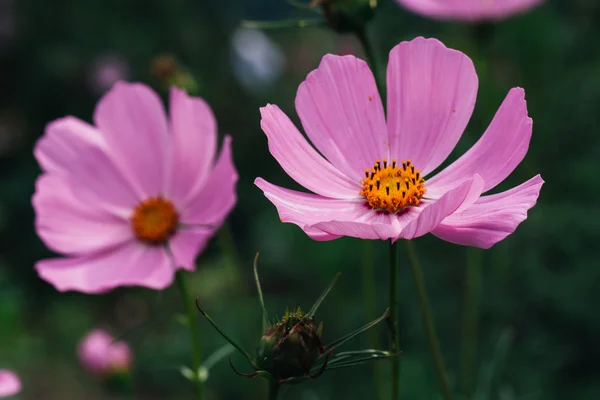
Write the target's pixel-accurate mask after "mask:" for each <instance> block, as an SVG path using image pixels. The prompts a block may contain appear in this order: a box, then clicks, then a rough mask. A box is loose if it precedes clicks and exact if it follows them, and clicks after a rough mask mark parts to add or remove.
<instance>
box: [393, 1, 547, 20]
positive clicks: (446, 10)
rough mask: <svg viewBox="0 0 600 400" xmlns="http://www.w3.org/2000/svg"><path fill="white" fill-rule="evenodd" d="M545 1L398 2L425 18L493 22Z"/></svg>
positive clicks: (522, 11)
mask: <svg viewBox="0 0 600 400" xmlns="http://www.w3.org/2000/svg"><path fill="white" fill-rule="evenodd" d="M543 1H544V0H396V2H398V4H400V5H401V6H403V7H405V8H407V9H409V10H411V11H413V12H415V13H417V14H420V15H422V16H424V17H429V18H434V19H443V20H453V21H468V22H480V21H493V20H501V19H505V18H509V17H511V16H513V15H516V14H521V13H524V12H526V11H528V10H530V9H532V8H534V7H537V6H539V5H540V4H541V3H542V2H543Z"/></svg>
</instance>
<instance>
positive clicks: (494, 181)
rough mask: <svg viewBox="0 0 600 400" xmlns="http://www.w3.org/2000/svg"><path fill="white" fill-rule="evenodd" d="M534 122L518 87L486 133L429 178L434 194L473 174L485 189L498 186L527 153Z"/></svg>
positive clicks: (507, 97)
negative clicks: (482, 183)
mask: <svg viewBox="0 0 600 400" xmlns="http://www.w3.org/2000/svg"><path fill="white" fill-rule="evenodd" d="M532 126H533V122H532V120H531V118H529V117H528V116H527V103H526V101H525V91H524V90H523V89H521V88H514V89H511V90H510V92H508V95H507V96H506V99H504V101H503V102H502V105H501V106H500V108H499V109H498V112H497V113H496V115H495V116H494V119H493V120H492V122H491V123H490V126H489V127H488V128H487V130H486V131H485V133H484V134H483V136H482V137H481V138H480V139H479V140H478V141H477V143H475V145H473V147H471V148H470V149H469V151H467V152H466V153H465V154H463V155H462V156H461V157H460V158H459V159H458V160H456V161H455V162H453V163H452V164H451V165H450V166H448V167H447V168H445V169H444V170H443V171H441V172H440V173H439V174H437V175H436V176H434V177H432V178H431V179H429V180H428V182H427V183H428V188H430V189H431V190H429V192H430V195H434V193H437V192H440V191H441V192H443V191H444V190H445V188H447V187H449V186H452V185H455V184H456V182H457V181H461V180H463V179H465V178H466V177H469V176H472V175H473V174H479V175H481V177H482V178H483V180H484V181H485V185H484V187H483V191H484V192H487V191H488V190H490V189H492V188H494V187H495V186H496V185H498V184H499V183H500V182H502V181H503V180H504V179H505V178H506V177H507V176H508V175H510V173H511V172H512V171H513V170H514V169H515V168H516V167H517V165H519V163H520V162H521V161H522V160H523V158H524V157H525V154H527V149H528V148H529V141H530V140H531V132H532Z"/></svg>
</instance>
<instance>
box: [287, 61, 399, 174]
mask: <svg viewBox="0 0 600 400" xmlns="http://www.w3.org/2000/svg"><path fill="white" fill-rule="evenodd" d="M296 111H297V112H298V116H299V117H300V120H301V121H302V126H303V127H304V130H305V131H306V135H307V136H308V137H309V138H310V140H311V142H312V143H313V144H314V145H315V147H316V148H317V149H318V150H319V151H320V152H321V153H322V154H323V155H324V156H325V157H326V158H327V159H328V160H329V161H330V162H331V163H332V164H333V165H334V166H335V167H336V168H337V169H339V170H340V171H342V172H344V173H345V174H346V175H348V176H349V177H352V178H354V179H355V180H357V181H360V180H361V179H362V178H363V176H364V171H365V168H370V167H371V166H372V165H373V163H374V162H375V160H377V159H383V158H385V157H388V156H389V143H388V135H387V127H386V123H385V116H384V113H383V106H382V104H381V98H380V97H379V92H378V90H377V85H376V83H375V78H374V77H373V74H372V73H371V70H370V69H369V66H368V65H367V63H366V62H364V61H363V60H360V59H358V58H356V57H354V56H351V55H347V56H334V55H331V54H327V55H326V56H324V57H323V59H322V61H321V63H320V64H319V67H318V68H317V69H316V70H314V71H312V72H311V73H310V74H308V76H307V77H306V80H305V81H304V82H302V84H300V87H299V88H298V93H297V95H296Z"/></svg>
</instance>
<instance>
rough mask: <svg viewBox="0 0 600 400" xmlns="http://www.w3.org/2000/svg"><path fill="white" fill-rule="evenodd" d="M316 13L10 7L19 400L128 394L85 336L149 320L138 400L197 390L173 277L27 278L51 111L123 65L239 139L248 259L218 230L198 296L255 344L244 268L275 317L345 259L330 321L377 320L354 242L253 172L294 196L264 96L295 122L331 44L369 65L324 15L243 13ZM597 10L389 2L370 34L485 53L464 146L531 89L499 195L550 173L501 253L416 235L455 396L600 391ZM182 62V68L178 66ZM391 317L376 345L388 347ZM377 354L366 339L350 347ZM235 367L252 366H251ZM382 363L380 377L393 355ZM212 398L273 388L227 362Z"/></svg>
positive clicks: (423, 354) (3, 310)
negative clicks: (321, 237)
mask: <svg viewBox="0 0 600 400" xmlns="http://www.w3.org/2000/svg"><path fill="white" fill-rule="evenodd" d="M313 16H314V17H318V15H316V14H312V13H310V12H307V11H300V10H297V9H294V8H293V7H291V6H290V5H289V4H287V3H286V2H285V1H284V0H252V1H248V0H227V1H208V0H162V1H159V0H152V1H151V0H147V1H141V0H140V1H133V0H132V1H124V0H88V1H85V2H84V1H79V0H55V1H52V2H50V1H34V0H21V1H16V0H0V58H1V61H0V62H1V64H0V65H2V67H1V71H2V73H1V75H0V81H1V82H2V89H1V91H0V235H1V237H0V368H11V369H14V370H16V371H17V372H18V373H19V375H20V376H21V378H22V380H23V384H24V391H23V393H22V394H21V396H20V398H22V399H35V400H37V399H42V400H46V399H109V398H114V397H112V395H110V394H108V393H107V392H106V391H105V390H104V389H103V388H102V385H101V384H100V383H99V382H97V381H95V380H94V379H92V378H90V377H89V376H88V375H87V374H86V373H85V372H83V371H82V370H81V368H80V367H79V366H78V363H77V360H76V355H75V348H76V345H77V342H78V341H79V339H80V338H81V337H82V336H83V335H84V334H85V333H86V332H87V331H88V330H90V329H92V328H94V327H104V328H107V329H109V330H111V331H112V332H113V333H114V334H116V335H118V334H122V333H125V332H130V331H131V329H132V328H133V327H135V326H137V325H139V324H140V323H143V322H144V321H151V322H150V323H148V324H146V325H144V326H143V327H142V328H139V329H136V330H133V331H131V332H130V333H129V334H128V335H127V336H126V337H125V340H127V341H128V342H129V343H130V344H131V345H132V347H133V348H134V351H135V356H136V366H135V371H134V395H133V397H132V398H136V399H191V398H192V387H191V385H190V384H189V382H187V381H186V380H185V379H184V378H183V377H182V376H181V374H180V373H179V367H180V366H181V365H185V364H190V360H191V356H190V351H189V350H190V348H189V340H188V332H187V331H186V329H185V328H184V327H183V326H181V325H180V324H179V323H177V322H176V318H174V315H175V314H176V313H179V312H181V310H182V307H181V301H180V298H179V295H178V293H177V291H176V290H175V288H173V287H172V288H170V289H168V290H166V291H164V292H162V293H156V292H153V291H150V290H145V289H139V288H126V289H118V290H115V291H113V292H111V293H108V294H106V295H103V296H91V295H83V294H77V293H66V294H61V293H58V292H57V291H56V290H54V289H53V288H52V287H51V286H50V285H49V284H47V283H45V282H44V281H42V280H40V279H39V278H38V277H37V275H36V273H35V271H34V269H33V265H34V263H35V261H36V260H38V259H40V258H43V257H49V256H51V253H50V252H49V251H48V250H47V249H46V248H45V246H44V245H43V244H42V243H41V241H40V240H39V239H38V238H37V236H36V234H35V232H34V230H33V220H34V215H33V210H32V207H31V204H30V198H31V195H32V193H33V184H34V180H35V178H36V176H37V175H38V174H39V168H38V166H37V164H36V162H35V161H34V159H33V157H32V147H33V145H34V143H35V141H36V140H37V139H38V138H39V137H40V135H42V133H43V131H44V126H45V124H46V123H47V122H49V121H51V120H54V119H56V118H60V117H63V116H65V115H69V114H72V115H75V116H77V117H79V118H82V119H84V120H87V121H90V120H91V116H92V113H93V109H94V105H95V103H96V102H97V100H98V99H99V97H100V96H101V95H102V93H103V92H105V91H106V90H107V89H108V88H109V87H110V84H111V83H112V82H113V81H114V80H115V79H117V78H121V79H126V80H132V81H143V82H147V83H149V84H152V85H153V86H154V87H155V88H157V89H159V90H163V93H164V87H165V85H166V84H168V83H169V82H172V81H176V82H179V83H184V84H187V85H192V88H193V90H194V91H195V93H196V94H198V95H200V96H202V97H204V98H205V99H206V100H207V101H208V102H209V103H210V104H211V106H212V107H213V109H214V112H215V114H216V116H217V119H218V121H219V126H220V132H221V133H228V134H231V135H232V136H233V137H234V144H233V147H234V159H235V162H236V164H237V167H238V170H239V173H240V181H239V185H238V197H239V201H238V204H237V206H236V208H235V210H234V212H233V213H232V215H231V217H230V221H229V223H230V226H231V231H232V234H233V240H234V241H235V244H236V246H237V248H238V251H237V255H232V254H230V253H227V254H226V255H225V256H224V255H223V254H224V253H223V246H222V245H221V243H222V241H220V240H218V239H215V240H213V241H212V242H211V244H210V246H209V247H208V249H207V250H206V252H205V253H204V254H202V255H201V256H200V257H199V259H198V271H197V273H196V274H194V275H193V278H192V280H193V282H192V285H193V294H194V295H198V296H200V297H201V299H202V302H203V304H204V306H205V308H206V309H207V311H208V312H209V313H210V314H211V315H212V316H213V317H214V318H215V319H216V320H217V321H218V322H219V323H220V324H222V326H223V327H224V328H226V330H227V331H229V332H232V336H234V337H236V338H238V339H239V340H240V341H241V342H243V343H244V344H245V345H246V347H247V348H248V349H253V348H254V347H256V345H257V343H258V339H259V338H260V335H261V332H260V316H259V306H258V300H257V297H256V290H255V288H254V286H253V281H252V273H251V265H252V258H253V256H254V253H255V252H257V251H260V252H261V260H260V271H261V276H262V281H263V290H264V292H265V297H266V301H267V307H268V309H269V311H270V312H271V314H276V313H279V314H280V315H281V314H282V313H283V312H284V310H285V307H286V306H287V307H294V306H296V305H301V306H304V307H307V308H308V307H310V305H311V303H312V301H314V299H315V298H316V297H317V296H318V295H319V293H320V291H321V290H322V289H323V288H324V287H325V286H326V285H327V283H328V282H329V281H330V279H331V278H332V277H333V275H334V274H335V273H336V272H338V271H341V272H342V278H341V279H340V281H339V282H338V284H337V286H336V287H335V288H334V290H333V291H332V293H331V295H330V297H329V298H327V300H326V301H325V303H324V304H323V305H322V307H321V310H320V314H319V318H321V319H323V320H324V321H325V338H326V339H327V338H328V339H330V340H331V339H335V338H337V337H338V336H340V335H341V334H344V333H347V332H349V331H350V330H353V329H355V328H357V327H358V326H360V325H362V324H364V323H365V322H366V321H367V320H368V319H369V318H370V317H371V316H372V315H371V311H369V310H367V309H366V308H365V306H364V302H363V298H362V282H363V276H362V270H361V263H362V261H361V260H362V258H363V253H362V250H363V248H364V246H363V245H362V244H361V242H360V241H358V240H354V239H348V238H345V239H339V240H336V241H333V242H326V243H317V242H314V241H312V240H310V239H309V238H308V237H306V236H305V235H304V234H303V233H302V232H301V230H300V229H299V228H297V227H296V226H293V225H289V224H281V223H280V221H279V218H278V216H277V213H276V211H275V208H274V207H273V206H272V205H271V203H270V202H269V201H267V200H266V199H265V198H264V197H263V195H262V193H261V191H260V190H259V189H258V188H256V187H255V186H254V185H253V180H254V179H255V177H257V176H261V177H264V178H266V179H268V180H269V181H271V182H274V183H276V184H281V185H282V186H288V187H297V185H295V184H294V183H293V182H292V181H291V179H290V178H289V177H287V176H286V175H285V173H284V172H283V171H282V170H281V168H280V167H279V166H278V164H277V162H276V161H275V160H274V159H273V158H272V157H271V156H270V155H269V153H268V149H267V142H266V139H265V136H264V134H263V133H262V132H261V130H260V126H259V120H260V116H259V111H258V108H259V107H261V106H263V105H265V104H266V103H267V102H269V103H276V104H278V105H279V106H280V107H281V108H282V109H283V110H284V111H286V112H287V113H288V115H290V116H293V118H294V120H295V121H296V122H297V121H298V120H297V116H296V114H295V111H294V107H293V101H294V97H295V91H296V88H297V86H298V84H299V83H300V82H301V81H302V80H303V79H304V77H305V76H306V74H307V73H308V72H310V71H311V70H312V69H314V68H315V67H316V66H317V65H318V62H319V60H320V58H321V57H322V55H323V54H326V53H335V54H345V53H353V54H356V55H358V56H359V57H363V51H362V49H361V48H360V44H359V42H358V41H357V40H356V39H355V38H354V37H352V36H351V35H338V34H336V33H333V32H331V31H329V30H327V29H324V28H304V29H285V30H269V31H260V30H240V21H241V20H243V19H255V20H276V19H284V18H306V17H310V18H313ZM599 21H600V3H598V2H597V1H595V0H562V1H560V0H556V1H553V0H550V1H547V2H546V4H545V5H543V6H541V7H539V8H538V9H536V10H534V11H532V12H529V13H527V14H525V15H521V16H517V17H514V18H511V19H509V20H506V21H503V22H500V23H497V24H495V25H493V26H473V25H464V24H457V23H447V22H436V21H432V20H427V19H424V18H421V17H418V16H416V15H414V14H410V13H408V12H407V11H405V10H402V9H401V8H400V7H397V6H396V5H395V4H394V3H393V2H391V1H387V2H386V3H385V4H384V5H383V6H382V8H381V9H380V10H379V12H378V14H377V16H376V18H375V19H374V20H373V21H372V23H371V24H370V25H369V37H370V38H371V40H372V41H373V42H374V44H375V48H376V52H377V55H378V57H380V59H381V61H382V62H383V61H385V60H386V59H387V52H388V51H389V50H390V49H391V48H392V47H393V46H394V45H395V44H397V43H398V42H400V41H402V40H410V39H412V38H414V37H415V36H419V35H423V36H427V37H436V38H439V39H440V40H442V41H443V42H444V43H445V44H446V45H447V46H449V47H453V48H456V49H460V50H461V51H463V52H465V53H466V54H467V55H469V56H470V57H471V58H472V59H473V60H474V62H475V66H476V68H477V72H478V74H479V80H480V88H479V95H478V102H477V105H476V107H475V112H474V115H473V118H472V120H471V122H470V124H469V126H468V128H467V131H466V133H465V135H464V136H463V138H462V139H461V141H460V143H459V146H458V147H457V149H456V151H455V152H454V153H453V154H452V155H451V159H454V158H456V156H457V155H459V154H461V153H462V152H463V151H464V150H465V149H467V148H468V147H469V146H470V145H472V144H473V143H474V142H475V141H476V140H477V138H478V137H479V136H480V135H481V133H482V132H483V130H484V129H485V127H486V126H487V124H488V123H489V121H490V120H491V118H492V117H493V115H494V113H495V111H496V109H497V107H498V106H499V105H500V103H501V101H502V100H503V98H504V96H505V94H506V93H507V92H508V90H509V89H510V88H511V87H514V86H521V87H524V88H525V90H526V96H527V101H528V108H529V114H530V116H531V117H532V118H533V120H534V135H533V139H532V142H531V146H530V149H529V153H528V154H527V157H526V159H525V160H524V161H523V163H522V164H521V165H520V166H519V167H518V168H517V170H516V171H515V172H514V173H513V174H512V175H511V176H510V178H509V179H507V181H506V182H505V183H504V184H503V185H502V186H501V188H500V189H504V188H507V187H510V186H512V185H515V184H518V183H521V182H523V181H525V180H526V179H528V178H530V177H532V176H533V175H535V174H537V173H541V174H542V177H543V178H544V179H545V181H546V184H545V186H544V187H543V189H542V193H541V196H540V199H539V202H538V205H537V206H536V207H535V208H534V209H532V210H531V211H530V213H529V218H528V219H527V220H526V221H525V222H524V223H523V224H522V225H521V226H520V227H519V228H518V230H517V231H516V233H515V234H513V235H512V236H510V237H509V238H508V239H507V240H505V241H503V242H501V243H500V244H498V245H496V246H495V247H493V248H492V249H491V250H489V251H479V250H473V249H467V248H464V247H460V246H455V245H451V244H448V243H445V242H442V241H441V240H438V239H437V238H435V237H433V236H431V235H428V236H426V237H423V238H420V239H418V240H416V246H417V251H418V253H419V256H420V257H421V261H422V263H423V266H424V270H425V278H426V283H427V287H428V290H429V293H430V296H431V301H432V307H433V310H434V313H435V320H436V323H437V326H438V331H439V334H440V339H441V345H442V349H443V352H444V356H445V358H446V362H447V366H448V369H449V371H450V378H451V380H452V381H453V384H454V386H455V387H456V388H457V392H459V393H460V388H461V387H463V386H464V385H465V384H466V385H467V386H469V385H470V383H469V382H472V385H473V386H474V387H475V391H476V397H475V398H476V399H477V400H487V399H490V400H491V399H498V400H525V399H528V400H534V399H543V400H547V399H561V400H562V399H582V400H586V399H598V398H600V343H599V338H600V313H599V312H598V304H600V290H598V285H599V284H600V268H598V265H599V262H598V259H599V255H600V252H599V250H598V243H597V241H598V237H599V234H600V224H599V222H600V209H599V208H598V205H599V202H598V200H599V196H600V179H598V175H597V174H598V171H600V139H598V134H599V133H598V132H599V130H598V127H599V126H600V47H599V46H598V41H599V40H600V24H599V23H598V22H599ZM157 57H159V58H158V61H157ZM171 58H172V59H171ZM173 60H175V61H176V63H177V66H176V67H175V71H176V75H175V76H172V75H169V74H170V72H172V71H173V70H172V68H173V67H174V64H173ZM166 77H168V78H166ZM142 145H143V144H141V146H142ZM373 249H374V262H375V266H376V277H375V279H376V282H377V285H378V287H377V292H378V296H379V297H378V298H377V300H376V306H377V310H378V312H383V310H384V309H385V307H386V293H387V244H386V243H383V242H377V243H374V246H373ZM236 260H237V261H236ZM469 262H473V263H474V264H473V266H472V268H471V271H472V272H473V271H475V272H476V274H477V275H479V277H480V278H481V282H480V288H479V291H478V295H477V296H476V298H478V303H479V324H478V326H479V329H478V331H477V332H476V333H475V337H476V338H477V340H476V342H475V341H473V340H469V341H468V345H469V346H471V348H476V349H477V352H476V356H475V364H474V365H473V366H469V365H468V364H469V362H467V363H466V364H467V365H466V369H465V361H464V360H463V362H462V363H461V353H462V352H464V348H463V347H461V346H462V345H461V343H462V341H463V340H464V339H463V334H464V329H463V318H464V311H465V302H464V300H463V299H464V289H465V277H466V273H467V265H468V263H469ZM399 274H400V280H401V283H400V336H401V344H402V349H403V353H402V355H401V357H402V383H401V388H402V392H403V393H404V396H403V397H404V398H405V399H410V400H413V399H416V400H419V399H437V398H439V397H438V394H437V383H436V380H435V376H434V374H433V366H432V363H431V361H430V358H429V355H428V352H427V344H426V337H425V335H424V332H423V329H422V325H421V320H420V315H419V312H418V308H417V302H416V297H415V290H414V285H413V284H412V280H411V278H410V275H409V271H408V269H407V266H406V259H405V258H404V255H403V254H401V258H400V272H399ZM200 327H201V332H202V341H203V347H204V349H205V352H206V353H205V354H207V353H208V352H211V351H213V350H215V349H217V348H219V347H220V346H222V345H223V344H224V341H223V340H222V339H221V338H220V337H219V336H218V335H217V334H216V333H215V332H214V331H213V330H212V328H211V327H210V326H209V325H208V324H207V323H206V321H204V320H201V321H200ZM384 328H385V327H384V325H381V326H380V327H379V330H377V331H376V333H375V336H376V337H377V336H380V339H381V341H382V343H384V344H385V339H386V335H385V331H384ZM368 345H369V343H368V335H366V336H364V337H362V338H360V339H359V340H356V341H355V342H353V343H352V344H349V345H348V348H355V349H358V348H364V347H366V346H368ZM234 360H235V361H236V363H237V365H238V368H240V369H241V370H244V371H248V369H249V367H248V366H247V365H245V364H244V363H243V360H241V359H239V358H237V356H236V357H234ZM380 365H381V367H382V368H383V370H384V371H387V364H386V363H382V364H380ZM372 368H373V366H372V365H366V366H361V367H356V368H353V369H347V370H340V371H332V372H331V373H327V374H325V376H323V377H321V378H320V379H318V380H315V381H313V382H309V383H306V384H303V385H299V386H294V387H292V388H290V389H289V390H287V391H286V392H285V393H284V394H283V398H285V399H302V400H326V399H345V398H348V399H371V398H373V397H372V393H373V387H374V384H373V380H372ZM461 371H462V372H461ZM461 374H463V375H462V376H461ZM461 382H462V383H461ZM386 389H387V387H386ZM206 393H207V399H214V400H219V399H263V398H265V396H266V387H265V383H264V382H263V381H260V380H258V379H257V380H250V379H243V378H240V377H238V376H236V375H235V374H234V373H233V372H232V371H231V370H230V368H229V366H228V365H227V362H221V363H220V364H218V365H217V366H216V368H215V369H214V370H211V373H210V377H209V379H208V382H207V383H206Z"/></svg>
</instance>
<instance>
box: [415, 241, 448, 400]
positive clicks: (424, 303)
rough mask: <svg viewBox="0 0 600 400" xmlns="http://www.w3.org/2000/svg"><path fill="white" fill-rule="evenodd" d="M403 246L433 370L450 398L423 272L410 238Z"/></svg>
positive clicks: (445, 395)
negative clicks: (417, 299)
mask: <svg viewBox="0 0 600 400" xmlns="http://www.w3.org/2000/svg"><path fill="white" fill-rule="evenodd" d="M404 247H405V250H406V254H407V256H408V264H409V265H410V270H411V272H412V277H413V280H414V282H415V286H416V289H417V297H418V298H419V308H420V309H421V316H422V318H423V325H424V327H425V330H426V331H427V339H428V342H429V351H430V352H431V357H432V358H433V362H434V364H435V371H436V374H437V377H438V380H439V383H440V388H441V390H442V394H443V395H444V398H445V399H446V400H451V399H452V390H451V389H450V382H449V381H448V374H447V372H446V367H445V366H444V358H443V357H442V352H441V350H440V344H439V340H438V337H437V334H436V332H435V324H434V322H433V316H432V315H431V307H430V306H429V299H428V297H427V291H426V289H425V282H424V280H423V272H422V270H421V265H420V264H419V260H418V259H417V253H416V252H415V248H414V245H413V243H412V241H410V240H404Z"/></svg>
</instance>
